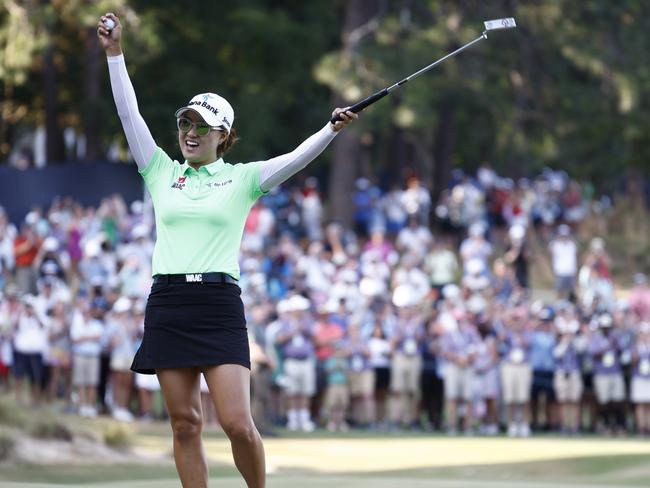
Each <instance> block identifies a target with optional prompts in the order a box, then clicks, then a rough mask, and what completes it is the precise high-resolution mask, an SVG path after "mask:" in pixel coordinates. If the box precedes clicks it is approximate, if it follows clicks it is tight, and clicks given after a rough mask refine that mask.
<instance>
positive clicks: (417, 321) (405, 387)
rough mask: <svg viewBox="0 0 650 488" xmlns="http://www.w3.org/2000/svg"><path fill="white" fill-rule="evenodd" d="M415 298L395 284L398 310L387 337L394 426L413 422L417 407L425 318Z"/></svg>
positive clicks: (412, 424) (410, 292)
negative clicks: (389, 345) (394, 325)
mask: <svg viewBox="0 0 650 488" xmlns="http://www.w3.org/2000/svg"><path fill="white" fill-rule="evenodd" d="M416 300H417V298H416V296H415V293H414V292H413V290H411V289H410V287H408V286H402V287H398V288H396V289H395V292H394V294H393V303H394V305H395V306H396V307H397V310H398V317H397V327H396V328H395V330H394V331H393V334H392V336H391V338H390V341H391V346H392V351H393V357H392V363H391V372H390V391H391V394H392V414H391V422H392V424H393V426H394V427H397V426H399V425H400V424H402V425H406V426H408V427H412V426H414V422H415V421H416V417H417V412H418V410H419V408H418V405H419V401H420V374H421V372H422V356H421V346H422V341H423V339H424V322H423V319H422V316H421V314H420V312H419V310H418V308H417V306H418V301H416Z"/></svg>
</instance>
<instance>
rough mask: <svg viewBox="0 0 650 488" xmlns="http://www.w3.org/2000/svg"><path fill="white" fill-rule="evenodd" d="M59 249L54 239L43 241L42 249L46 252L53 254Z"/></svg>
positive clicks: (49, 238)
mask: <svg viewBox="0 0 650 488" xmlns="http://www.w3.org/2000/svg"><path fill="white" fill-rule="evenodd" d="M58 248H59V241H58V240H57V239H56V237H51V236H50V237H48V238H47V239H45V240H44V241H43V249H45V251H47V252H54V251H56V250H57V249H58Z"/></svg>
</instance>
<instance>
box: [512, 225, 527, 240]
mask: <svg viewBox="0 0 650 488" xmlns="http://www.w3.org/2000/svg"><path fill="white" fill-rule="evenodd" d="M525 235H526V228H525V227H524V226H523V225H520V224H515V225H513V226H511V227H510V229H508V236H510V240H512V241H519V240H521V239H523V238H524V236H525Z"/></svg>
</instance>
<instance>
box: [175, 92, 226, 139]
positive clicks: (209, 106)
mask: <svg viewBox="0 0 650 488" xmlns="http://www.w3.org/2000/svg"><path fill="white" fill-rule="evenodd" d="M188 110H193V111H194V112H196V113H197V114H199V115H200V116H201V118H202V119H203V120H204V121H205V123H206V124H208V125H209V126H210V127H223V128H224V129H226V131H227V132H228V133H230V128H231V127H232V124H233V122H234V121H235V111H234V110H233V108H232V106H231V105H230V104H229V103H228V100H226V99H225V98H223V97H220V96H219V95H217V94H216V93H200V94H199V95H196V96H195V97H194V98H192V100H190V102H189V103H188V104H187V106H186V107H181V108H179V109H178V110H177V111H176V114H175V115H176V117H180V116H181V115H183V114H184V113H185V112H186V111H188Z"/></svg>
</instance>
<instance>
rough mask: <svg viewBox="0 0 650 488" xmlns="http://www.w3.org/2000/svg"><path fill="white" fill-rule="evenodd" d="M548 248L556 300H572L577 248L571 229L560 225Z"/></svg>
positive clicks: (576, 271) (576, 270)
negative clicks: (556, 295)
mask: <svg viewBox="0 0 650 488" xmlns="http://www.w3.org/2000/svg"><path fill="white" fill-rule="evenodd" d="M548 248H549V251H550V253H551V267H552V270H553V275H554V276H555V290H556V291H557V294H558V298H560V299H565V300H572V299H573V298H574V297H575V286H576V283H575V281H576V276H577V274H578V246H577V244H576V243H575V241H574V240H573V239H572V238H571V228H570V227H569V226H568V225H566V224H562V225H560V226H559V227H558V229H557V235H556V236H555V237H554V238H553V239H552V240H551V242H550V243H549V246H548Z"/></svg>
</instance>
